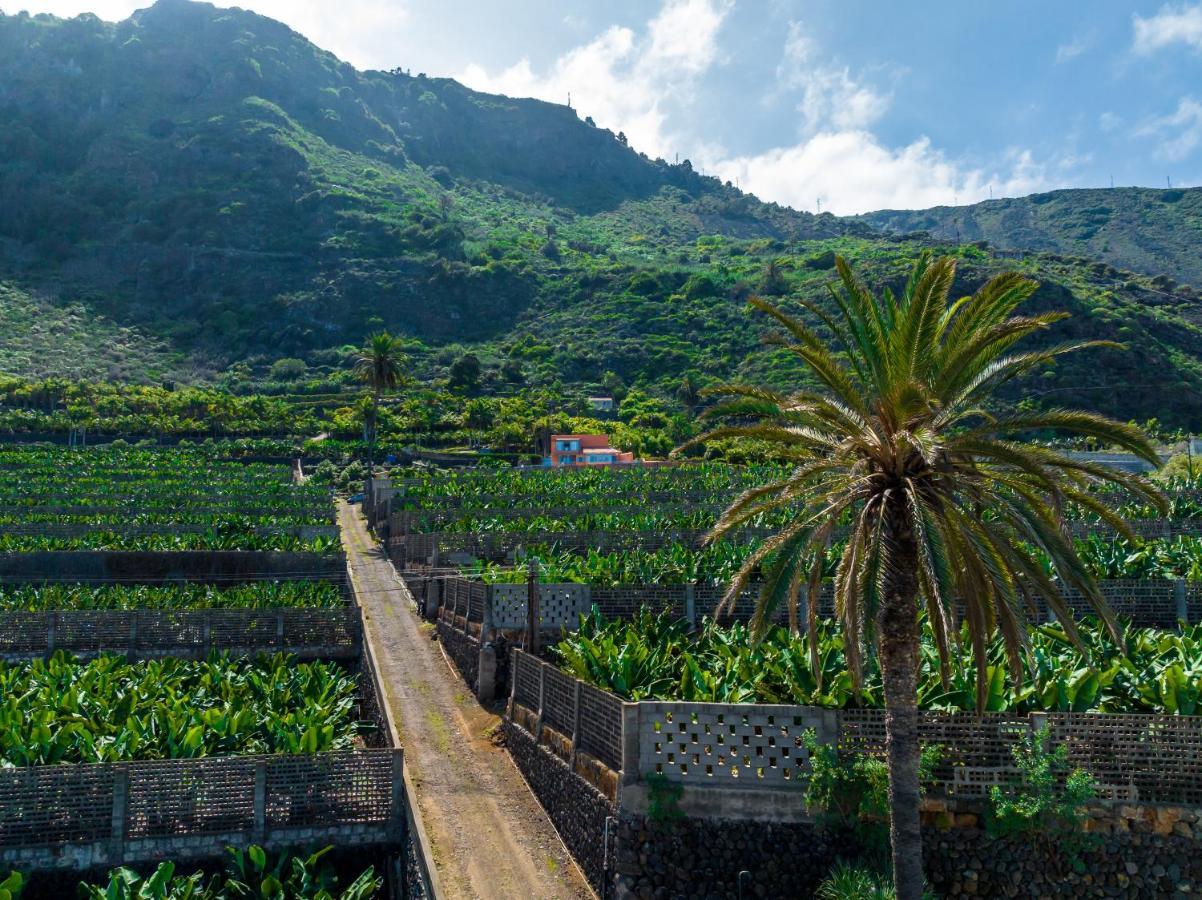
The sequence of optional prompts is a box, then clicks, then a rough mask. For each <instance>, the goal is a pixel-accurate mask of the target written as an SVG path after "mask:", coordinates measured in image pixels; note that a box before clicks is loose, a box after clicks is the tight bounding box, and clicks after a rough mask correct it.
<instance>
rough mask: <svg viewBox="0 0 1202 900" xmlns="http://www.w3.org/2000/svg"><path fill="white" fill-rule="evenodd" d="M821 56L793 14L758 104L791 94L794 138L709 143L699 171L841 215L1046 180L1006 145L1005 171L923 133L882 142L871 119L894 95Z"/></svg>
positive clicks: (946, 201) (1029, 186)
mask: <svg viewBox="0 0 1202 900" xmlns="http://www.w3.org/2000/svg"><path fill="white" fill-rule="evenodd" d="M820 56H821V54H820V51H819V48H818V46H817V44H816V43H815V41H814V40H813V39H812V38H810V37H809V36H808V35H807V34H806V32H805V30H804V28H803V26H802V24H801V23H799V22H790V23H789V30H788V33H787V34H786V38H785V44H784V50H783V53H782V55H781V61H780V64H779V65H778V66H777V70H776V83H775V85H774V86H773V89H772V91H771V92H770V93H769V94H768V95H767V96H766V97H765V102H766V103H767V104H769V105H772V104H775V103H776V102H777V101H778V100H779V99H780V98H781V97H782V96H788V95H796V96H797V97H798V100H797V105H796V109H797V112H798V114H799V115H800V122H799V125H798V134H799V140H798V142H797V143H795V144H792V145H788V146H781V147H775V148H772V149H769V150H765V151H763V152H759V153H751V154H746V155H730V154H727V153H724V152H723V150H722V148H721V147H717V146H713V145H710V146H707V147H705V148H704V149H703V151H702V152H701V153H699V154H698V155H697V157H696V158H697V160H698V161H699V163H700V164H701V167H702V169H703V170H704V171H707V172H713V173H715V174H717V175H719V177H721V178H723V179H724V180H729V181H737V183H738V184H739V186H740V187H742V188H743V189H744V190H747V191H750V192H751V193H753V194H756V195H757V196H758V197H760V198H761V199H764V200H775V201H776V202H778V203H784V204H788V205H790V206H793V207H796V208H797V209H807V210H815V209H816V208H817V206H818V203H819V202H821V206H822V210H823V211H824V212H833V213H837V214H844V215H846V214H852V213H861V212H869V211H871V210H876V209H888V208H902V209H905V208H922V207H927V206H938V205H950V204H953V203H956V202H959V203H971V202H975V201H977V200H982V199H986V198H988V197H989V195H990V189H991V187H992V190H993V195H994V196H1005V195H1015V194H1020V193H1029V192H1030V191H1032V190H1037V189H1039V188H1041V187H1043V186H1044V185H1045V183H1046V179H1045V177H1044V174H1043V171H1042V169H1040V168H1039V167H1038V166H1036V165H1035V164H1034V163H1033V162H1032V159H1031V157H1030V154H1028V153H1022V152H1018V151H1014V152H1012V153H1011V154H1010V155H1009V157H1008V158H1007V159H1006V160H1005V161H1004V162H1005V164H1006V165H1005V168H1006V170H1007V171H1006V174H997V173H990V172H986V171H985V170H983V169H980V168H974V167H966V166H964V165H963V164H961V163H958V162H956V161H954V160H950V159H948V158H947V157H946V156H945V155H944V154H943V153H942V152H941V151H939V150H938V149H937V148H935V147H934V146H932V144H931V142H930V140H928V139H927V138H925V137H920V138H918V139H917V140H914V141H912V142H910V143H908V144H905V145H903V146H900V147H890V146H888V145H886V144H885V143H884V142H883V141H882V140H881V139H880V138H879V137H878V136H877V135H875V134H873V133H872V132H871V131H870V130H869V127H870V126H871V125H872V124H873V123H874V122H876V121H877V120H878V119H880V118H881V116H883V115H884V114H885V113H886V112H887V111H888V109H889V105H890V103H891V101H892V95H891V94H885V93H882V92H880V91H879V90H877V89H876V88H875V87H873V86H871V85H868V84H866V83H864V82H863V81H861V80H860V79H858V78H857V77H855V76H853V75H852V73H851V71H850V69H848V68H847V67H845V66H840V65H834V64H831V63H828V62H824V61H823V60H822V59H821V58H820Z"/></svg>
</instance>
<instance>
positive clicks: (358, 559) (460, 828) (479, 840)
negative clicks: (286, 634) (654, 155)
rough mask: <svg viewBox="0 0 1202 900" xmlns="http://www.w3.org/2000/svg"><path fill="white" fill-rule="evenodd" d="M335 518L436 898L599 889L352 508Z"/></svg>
mask: <svg viewBox="0 0 1202 900" xmlns="http://www.w3.org/2000/svg"><path fill="white" fill-rule="evenodd" d="M338 518H339V522H340V523H341V525H342V535H343V542H344V544H345V545H346V550H347V558H348V561H349V562H350V567H351V575H352V578H353V579H354V583H355V589H356V591H357V592H358V594H359V597H360V602H361V603H362V604H363V612H364V619H365V625H366V637H367V640H368V641H370V643H371V649H372V653H373V655H374V657H375V660H376V664H377V665H378V666H379V669H380V677H381V679H382V680H383V682H384V689H385V692H386V694H387V696H386V697H385V699H384V702H385V703H387V704H388V707H389V709H390V710H391V712H392V716H393V720H394V721H395V723H396V726H397V729H398V730H399V732H400V736H401V744H402V746H403V747H404V748H405V766H406V768H407V769H408V771H409V775H410V778H411V780H412V784H413V788H414V792H415V793H416V799H417V805H418V809H419V810H420V812H421V817H422V820H423V823H424V827H425V830H426V837H427V840H428V842H429V847H430V850H431V855H432V856H433V864H434V868H435V869H436V871H437V874H438V879H439V882H440V887H441V893H440V897H445V898H460V897H481V898H492V897H514V898H522V900H542V898H560V897H564V898H591V897H595V894H594V893H593V891H592V890H591V888H590V887H589V886H588V883H587V882H586V881H585V880H584V877H583V875H582V874H581V873H580V870H579V868H577V866H576V864H575V862H573V860H572V858H571V856H570V855H569V854H568V852H567V849H566V848H565V847H564V845H563V842H562V841H561V840H560V838H559V835H558V834H557V833H556V831H555V828H554V827H553V826H552V825H551V822H550V820H549V819H548V818H547V815H546V813H545V812H543V809H542V807H541V806H539V804H538V801H537V800H535V799H534V796H533V794H531V793H530V790H529V788H528V787H527V786H526V783H525V781H524V780H523V779H522V776H521V773H520V772H518V770H517V768H516V767H515V766H514V764H513V761H512V760H511V759H510V758H509V754H508V753H506V752H505V750H504V749H502V748H499V747H497V746H496V745H494V743H493V742H492V740H491V738H492V734H493V730H494V729H495V728H496V726H497V724H498V722H499V719H498V717H497V716H496V715H495V714H494V713H491V712H489V711H488V710H486V709H484V708H483V707H481V706H480V705H479V704H478V703H477V702H476V700H475V698H474V697H473V696H472V693H471V691H470V690H469V689H468V687H467V685H466V684H464V682H463V680H462V679H461V678H460V677H459V675H458V673H457V672H455V671H454V670H452V669H451V667H450V664H449V662H448V660H447V658H446V656H445V655H444V654H443V653H442V650H441V648H440V647H439V644H438V642H437V641H436V640H433V629H432V627H431V626H430V625H429V624H427V623H425V622H423V621H422V619H421V617H420V616H419V615H418V613H417V610H416V607H415V605H414V602H413V598H412V597H411V596H410V594H409V591H408V590H407V589H406V588H405V585H404V582H402V581H401V579H400V578H398V577H397V574H396V572H395V571H394V570H393V568H392V564H391V563H390V562H389V561H388V559H387V558H386V556H385V555H384V553H383V551H382V550H381V548H380V547H379V545H378V544H377V543H376V542H375V541H374V540H373V539H372V537H371V536H370V534H369V533H368V532H367V529H366V527H365V525H364V523H363V519H362V517H361V516H360V514H359V511H358V509H357V508H356V507H353V506H349V505H347V504H346V503H340V504H339V510H338Z"/></svg>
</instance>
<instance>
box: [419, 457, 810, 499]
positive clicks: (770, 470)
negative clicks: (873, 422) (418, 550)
mask: <svg viewBox="0 0 1202 900" xmlns="http://www.w3.org/2000/svg"><path fill="white" fill-rule="evenodd" d="M785 472H786V470H785V469H784V468H782V467H779V466H747V467H741V466H731V465H726V464H721V463H699V464H689V465H682V466H647V467H632V468H601V467H599V468H590V469H583V468H582V469H557V470H553V471H543V470H535V471H522V470H513V469H496V470H472V471H469V472H462V473H453V472H431V473H426V474H419V475H416V476H414V477H412V478H406V479H404V481H403V482H400V481H398V482H396V484H397V485H398V487H400V488H403V504H404V506H405V507H406V508H412V509H433V508H437V507H439V506H442V505H451V506H454V505H473V506H480V505H483V504H485V503H494V504H497V505H498V506H504V505H534V504H542V505H546V506H569V505H576V504H581V505H582V504H587V503H588V502H589V501H590V500H593V499H604V498H612V497H613V496H614V495H616V494H625V495H628V496H632V497H642V496H646V495H648V494H662V495H677V496H678V495H681V494H683V493H691V494H698V495H704V494H711V495H716V494H728V495H731V496H733V495H734V494H736V493H738V492H739V491H742V490H746V489H747V488H750V487H755V486H757V485H760V484H763V483H765V482H766V481H769V480H771V479H773V478H778V477H781V476H782V475H784V474H785ZM521 501H525V502H521Z"/></svg>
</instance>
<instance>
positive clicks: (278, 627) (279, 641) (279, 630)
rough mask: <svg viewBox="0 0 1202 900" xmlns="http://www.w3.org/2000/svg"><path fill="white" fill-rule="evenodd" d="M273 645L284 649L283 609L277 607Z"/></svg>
mask: <svg viewBox="0 0 1202 900" xmlns="http://www.w3.org/2000/svg"><path fill="white" fill-rule="evenodd" d="M275 645H276V646H277V647H279V648H280V649H281V650H283V649H284V611H283V610H282V609H277V610H276V612H275Z"/></svg>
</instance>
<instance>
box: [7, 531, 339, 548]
mask: <svg viewBox="0 0 1202 900" xmlns="http://www.w3.org/2000/svg"><path fill="white" fill-rule="evenodd" d="M339 546H340V545H339V542H338V538H337V537H333V536H327V535H317V536H311V537H306V536H301V535H298V534H289V533H286V532H279V533H275V534H263V533H258V532H256V531H254V530H251V529H246V528H230V529H228V530H225V529H219V528H210V529H206V530H204V531H194V532H181V533H170V532H168V531H162V532H157V533H149V534H131V533H128V532H123V531H113V530H106V529H104V528H103V527H98V528H97V530H95V531H88V532H87V533H84V534H74V535H70V536H63V535H53V534H13V533H4V532H3V530H2V529H0V553H35V552H40V551H52V550H57V551H62V550H142V551H155V552H164V551H169V550H280V551H289V552H305V553H331V552H334V551H337V550H338V549H339Z"/></svg>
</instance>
